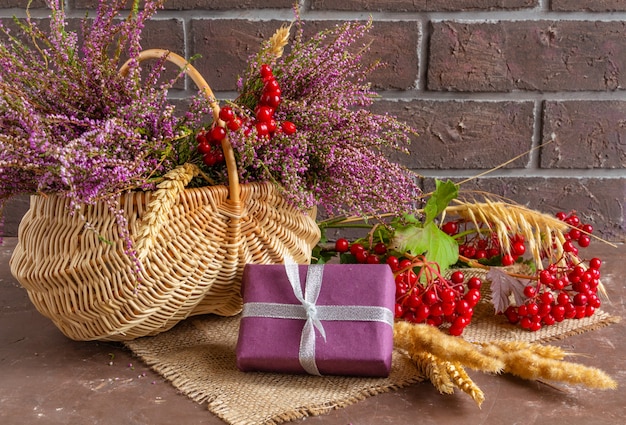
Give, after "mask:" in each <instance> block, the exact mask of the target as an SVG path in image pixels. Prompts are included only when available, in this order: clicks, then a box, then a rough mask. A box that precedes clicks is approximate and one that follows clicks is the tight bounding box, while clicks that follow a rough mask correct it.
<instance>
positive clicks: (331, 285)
mask: <svg viewBox="0 0 626 425" xmlns="http://www.w3.org/2000/svg"><path fill="white" fill-rule="evenodd" d="M242 295H243V302H244V307H243V312H242V318H241V326H240V329H239V339H238V341H237V367H238V368H239V369H240V370H242V371H246V372H249V371H264V372H283V373H309V374H314V375H352V376H372V377H386V376H388V375H389V370H390V368H391V355H392V351H393V311H394V305H395V284H394V278H393V274H392V273H391V269H390V268H389V266H387V265H386V264H371V265H370V264H358V265H357V264H326V265H311V266H306V265H295V264H285V265H283V264H280V265H278V264H275V265H256V264H249V265H246V266H245V268H244V271H243V281H242Z"/></svg>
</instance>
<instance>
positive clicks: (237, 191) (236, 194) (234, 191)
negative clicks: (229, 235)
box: [119, 49, 241, 204]
mask: <svg viewBox="0 0 626 425" xmlns="http://www.w3.org/2000/svg"><path fill="white" fill-rule="evenodd" d="M147 59H165V60H167V61H168V62H172V63H173V64H175V65H177V66H178V67H179V68H181V69H183V70H184V71H185V73H186V74H187V75H188V76H189V78H191V79H192V80H193V82H194V83H196V85H197V86H198V88H199V89H200V90H201V91H202V93H203V94H204V96H205V97H206V98H207V99H208V100H209V104H210V105H211V108H212V109H213V119H214V120H215V122H216V123H217V125H219V126H221V127H226V123H225V122H224V121H222V120H221V119H220V118H219V115H220V105H219V103H218V102H217V100H216V98H215V95H214V94H213V90H211V87H209V84H208V83H207V82H206V80H205V79H204V77H202V75H200V73H199V72H198V70H197V69H196V68H194V67H193V66H192V65H191V64H190V63H189V61H188V60H187V59H185V58H183V57H182V56H180V55H178V54H176V53H173V52H170V51H169V50H165V49H147V50H144V51H142V52H140V53H139V55H138V56H137V58H136V60H137V62H138V63H141V62H143V61H145V60H147ZM132 61H133V60H132V59H129V60H128V61H126V63H124V65H122V67H121V68H120V71H119V72H120V75H122V76H123V77H126V76H127V75H128V72H129V71H130V64H131V62H132ZM221 143H222V150H223V151H224V160H225V162H226V171H227V173H228V191H229V199H230V201H231V203H235V204H238V203H239V201H240V197H241V188H240V186H239V174H238V171H237V161H236V160H235V152H234V151H233V146H232V145H231V143H230V140H228V135H227V136H226V137H225V138H224V139H223V140H222V142H221Z"/></svg>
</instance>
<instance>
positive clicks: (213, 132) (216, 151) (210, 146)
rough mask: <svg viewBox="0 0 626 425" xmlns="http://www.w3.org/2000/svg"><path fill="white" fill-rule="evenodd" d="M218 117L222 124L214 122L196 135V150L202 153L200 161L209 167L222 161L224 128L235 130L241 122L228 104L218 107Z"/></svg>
mask: <svg viewBox="0 0 626 425" xmlns="http://www.w3.org/2000/svg"><path fill="white" fill-rule="evenodd" d="M219 118H220V120H222V121H223V122H224V126H222V125H220V123H217V122H216V123H214V125H213V127H212V128H211V129H210V130H203V131H200V132H198V134H197V135H196V142H197V143H198V152H200V153H201V154H202V155H203V157H202V161H203V162H204V164H205V165H208V166H209V167H212V166H214V165H216V164H221V163H223V162H224V151H222V140H224V139H225V138H226V129H228V130H231V131H237V130H239V129H240V128H241V126H242V124H243V121H242V120H241V118H239V117H238V116H237V114H235V111H234V110H233V108H231V107H230V106H224V107H223V108H221V109H220V113H219Z"/></svg>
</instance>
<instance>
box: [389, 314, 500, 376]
mask: <svg viewBox="0 0 626 425" xmlns="http://www.w3.org/2000/svg"><path fill="white" fill-rule="evenodd" d="M394 344H395V345H396V347H397V348H401V349H403V350H405V351H406V352H407V353H408V354H409V355H410V356H413V355H414V354H418V353H422V352H426V353H430V354H432V355H434V356H436V357H438V358H439V359H441V360H444V361H450V362H460V363H462V364H463V365H464V366H467V367H469V368H472V369H475V370H481V371H483V372H494V373H497V372H499V371H501V370H502V368H503V366H504V365H503V363H502V362H500V360H498V359H494V358H492V357H489V356H486V355H484V354H483V353H481V352H480V351H479V350H477V349H476V346H475V345H474V344H472V343H470V342H467V341H465V340H464V339H462V338H457V337H455V336H451V335H448V334H445V333H443V332H442V331H440V330H439V329H438V328H436V327H434V326H430V325H426V324H413V323H409V322H406V321H398V322H396V323H395V325H394Z"/></svg>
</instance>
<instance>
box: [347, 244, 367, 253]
mask: <svg viewBox="0 0 626 425" xmlns="http://www.w3.org/2000/svg"><path fill="white" fill-rule="evenodd" d="M364 250H365V247H364V246H363V245H362V244H360V243H358V242H355V243H353V244H352V245H350V254H352V255H354V256H356V255H357V254H358V253H359V252H362V251H364Z"/></svg>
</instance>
